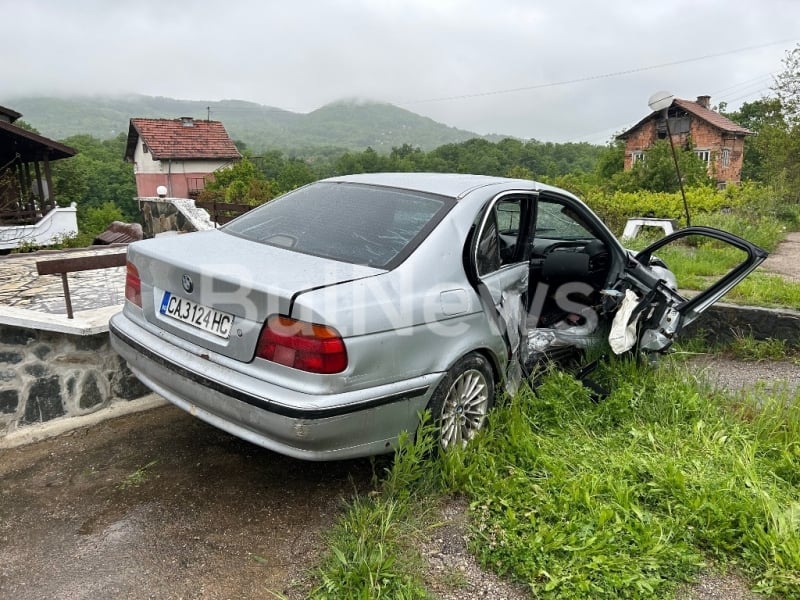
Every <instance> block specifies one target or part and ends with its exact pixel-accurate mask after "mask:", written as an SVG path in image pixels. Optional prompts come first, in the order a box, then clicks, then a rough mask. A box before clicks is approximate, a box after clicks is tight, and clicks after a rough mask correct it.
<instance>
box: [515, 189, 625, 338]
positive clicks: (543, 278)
mask: <svg viewBox="0 0 800 600" xmlns="http://www.w3.org/2000/svg"><path fill="white" fill-rule="evenodd" d="M529 264H530V272H529V293H528V309H529V311H530V310H531V309H532V308H537V307H535V306H534V303H535V300H536V294H537V290H538V293H540V294H541V293H542V292H541V284H546V285H547V290H548V291H547V297H546V299H545V302H544V305H543V306H542V307H541V308H540V309H538V311H537V312H538V317H539V318H538V322H537V323H536V326H538V327H551V326H553V325H554V324H555V323H557V322H559V321H560V320H562V319H563V318H565V317H567V316H569V315H570V311H568V310H565V309H564V308H563V306H559V298H558V292H559V289H560V288H561V286H563V285H564V284H578V283H580V284H584V285H575V286H574V287H575V288H576V289H575V290H574V291H571V292H570V293H569V299H570V300H571V301H573V302H575V303H577V304H581V305H585V306H599V304H600V303H601V301H602V299H601V297H600V293H599V292H600V290H601V289H603V288H604V287H605V286H606V284H607V283H608V275H609V270H610V268H611V256H610V254H609V250H608V246H607V245H606V243H605V242H604V241H603V240H602V239H601V238H600V237H599V234H598V232H596V231H593V230H592V227H591V224H589V223H587V222H586V221H585V220H584V219H582V218H581V216H580V215H579V214H578V213H577V212H575V211H574V210H573V209H572V208H570V207H569V206H567V205H565V204H563V203H562V202H559V201H558V200H556V199H554V198H548V197H547V196H543V197H541V198H539V201H538V202H537V211H536V223H535V228H534V234H533V237H532V239H531V252H530V263H529ZM561 304H562V305H563V301H562V302H561ZM573 319H574V317H573ZM573 322H574V323H575V324H580V323H581V322H582V319H574V320H573ZM529 325H533V324H532V323H530V324H529Z"/></svg>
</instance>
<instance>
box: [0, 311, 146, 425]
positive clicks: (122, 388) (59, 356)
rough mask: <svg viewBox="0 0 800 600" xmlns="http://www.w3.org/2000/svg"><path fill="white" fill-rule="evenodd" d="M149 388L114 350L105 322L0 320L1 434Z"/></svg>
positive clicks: (84, 411)
mask: <svg viewBox="0 0 800 600" xmlns="http://www.w3.org/2000/svg"><path fill="white" fill-rule="evenodd" d="M149 393H150V391H149V390H148V389H147V388H146V387H145V386H144V385H143V384H141V383H140V382H139V380H138V379H136V378H135V377H134V376H133V374H132V373H131V372H130V370H129V369H128V367H127V365H126V364H125V362H124V361H122V360H121V359H120V358H119V356H118V355H117V354H116V352H114V351H113V350H112V348H111V345H110V343H109V340H108V331H107V327H103V326H100V327H98V328H94V329H89V330H88V331H87V330H86V329H80V328H77V329H76V330H75V331H74V332H69V331H67V332H65V331H51V330H45V329H40V328H36V327H34V326H28V325H24V324H20V325H9V324H2V325H0V437H3V436H5V435H7V434H9V433H11V432H13V431H16V430H17V429H19V428H20V427H22V426H26V425H31V424H36V423H44V422H48V421H52V420H53V419H58V418H62V417H75V416H82V415H87V414H90V413H94V412H97V411H99V410H101V409H103V408H106V407H108V406H109V405H110V404H111V402H112V400H114V401H116V400H122V401H127V400H133V399H136V398H140V397H142V396H144V395H146V394H149Z"/></svg>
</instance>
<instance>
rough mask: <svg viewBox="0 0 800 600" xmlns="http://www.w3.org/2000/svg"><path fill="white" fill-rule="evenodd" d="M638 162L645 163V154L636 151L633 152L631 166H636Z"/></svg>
mask: <svg viewBox="0 0 800 600" xmlns="http://www.w3.org/2000/svg"><path fill="white" fill-rule="evenodd" d="M638 162H644V152H642V151H641V150H634V151H633V152H631V165H635V164H636V163H638Z"/></svg>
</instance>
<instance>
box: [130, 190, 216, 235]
mask: <svg viewBox="0 0 800 600" xmlns="http://www.w3.org/2000/svg"><path fill="white" fill-rule="evenodd" d="M138 200H139V209H140V210H141V213H142V231H143V232H144V237H146V238H152V237H155V236H157V235H160V234H164V233H168V232H175V233H189V232H191V231H202V230H205V229H213V228H214V227H215V225H214V223H213V222H212V221H211V219H210V218H209V216H208V213H207V212H206V211H205V210H203V209H201V208H197V207H196V206H195V205H194V200H190V199H188V198H139V199H138Z"/></svg>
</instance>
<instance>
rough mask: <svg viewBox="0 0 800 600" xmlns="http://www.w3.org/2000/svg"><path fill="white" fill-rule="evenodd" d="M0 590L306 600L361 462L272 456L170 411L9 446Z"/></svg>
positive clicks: (358, 482)
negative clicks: (311, 572)
mask: <svg viewBox="0 0 800 600" xmlns="http://www.w3.org/2000/svg"><path fill="white" fill-rule="evenodd" d="M1 452H2V460H0V598H9V599H10V598H13V599H15V600H41V599H44V598H47V599H50V598H58V599H86V600H89V599H91V600H96V599H103V598H115V599H126V598H131V599H133V598H135V599H137V600H139V599H142V598H158V599H166V598H204V599H205V598H209V599H216V598H237V599H238V598H264V597H267V598H269V597H272V596H271V595H270V594H269V593H268V592H267V590H274V591H278V592H280V593H288V594H289V595H290V597H302V596H304V594H303V593H302V588H298V587H297V586H294V585H293V584H292V582H293V580H295V579H296V578H298V577H300V576H301V575H302V573H303V567H304V565H306V564H308V563H309V562H310V560H311V559H312V558H313V557H314V555H315V553H316V552H318V550H319V549H320V547H321V543H320V542H321V539H320V533H321V532H322V531H325V530H326V529H327V528H328V527H329V526H330V525H331V524H332V523H333V521H334V519H335V518H336V516H337V514H338V513H339V511H340V509H341V507H342V501H343V499H345V498H348V497H350V496H352V493H353V491H354V489H359V490H360V491H365V490H366V489H367V488H368V486H369V484H370V480H371V475H372V466H371V463H370V461H368V460H360V461H346V462H337V463H307V462H299V461H295V460H292V459H289V458H286V457H283V456H279V455H277V454H274V453H272V452H269V451H267V450H263V449H261V448H258V447H256V446H253V445H251V444H249V443H247V442H243V441H240V440H238V439H237V438H234V437H232V436H229V435H227V434H225V433H223V432H221V431H219V430H217V429H214V428H212V427H210V426H207V425H205V424H204V423H202V422H201V421H199V420H198V419H195V418H192V417H190V416H189V415H186V414H185V413H183V412H182V411H180V410H178V409H176V408H174V407H172V406H166V407H162V408H157V409H153V410H149V411H146V412H143V413H137V414H133V415H128V416H125V417H121V418H118V419H113V420H110V421H105V422H103V423H101V424H99V425H95V426H94V427H91V428H86V429H80V430H76V431H73V432H71V433H68V434H65V435H62V436H59V437H56V438H52V439H49V440H45V441H43V442H38V443H35V444H31V445H28V446H24V447H21V448H16V449H12V450H3V451H1Z"/></svg>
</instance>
